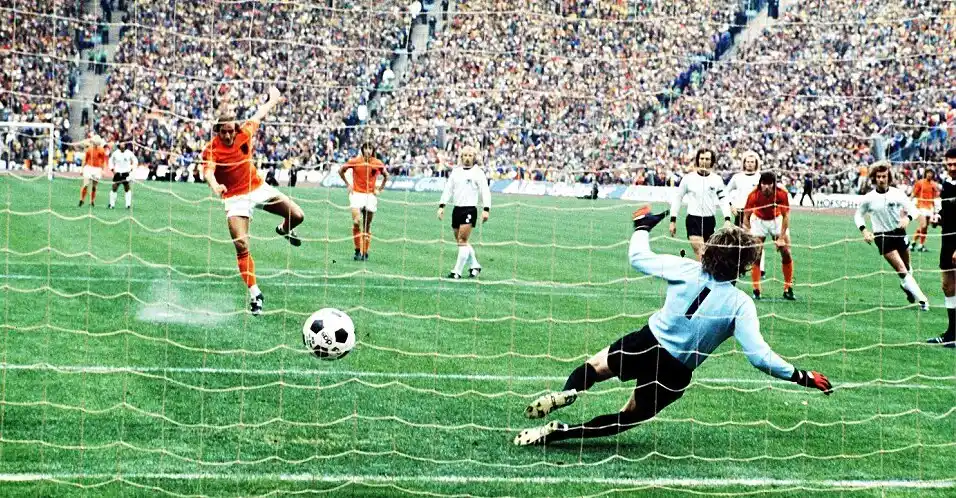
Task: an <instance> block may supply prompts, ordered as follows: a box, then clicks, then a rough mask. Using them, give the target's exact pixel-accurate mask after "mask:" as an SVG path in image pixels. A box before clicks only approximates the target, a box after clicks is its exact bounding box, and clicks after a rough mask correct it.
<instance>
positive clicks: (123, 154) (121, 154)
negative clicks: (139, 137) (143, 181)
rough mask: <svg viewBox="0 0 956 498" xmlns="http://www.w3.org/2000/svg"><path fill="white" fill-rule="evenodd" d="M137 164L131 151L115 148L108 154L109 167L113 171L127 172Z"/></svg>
mask: <svg viewBox="0 0 956 498" xmlns="http://www.w3.org/2000/svg"><path fill="white" fill-rule="evenodd" d="M137 164H139V161H138V160H137V159H136V154H133V151H131V150H129V149H126V150H119V149H116V150H114V151H113V153H112V154H110V169H111V170H113V172H114V173H129V172H130V171H133V169H134V168H135V167H136V166H137Z"/></svg>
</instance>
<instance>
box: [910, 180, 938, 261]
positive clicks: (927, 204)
mask: <svg viewBox="0 0 956 498" xmlns="http://www.w3.org/2000/svg"><path fill="white" fill-rule="evenodd" d="M913 199H914V200H915V201H916V215H917V217H918V218H917V220H918V222H919V225H918V226H917V228H916V236H915V237H913V238H914V239H915V240H913V243H912V244H910V250H911V251H919V252H926V251H928V250H929V249H927V248H926V229H927V227H929V219H930V218H932V217H933V215H934V214H936V203H937V202H939V185H938V184H937V183H936V172H935V171H933V170H931V169H929V168H926V172H924V173H923V178H922V179H920V180H917V181H916V184H915V185H913Z"/></svg>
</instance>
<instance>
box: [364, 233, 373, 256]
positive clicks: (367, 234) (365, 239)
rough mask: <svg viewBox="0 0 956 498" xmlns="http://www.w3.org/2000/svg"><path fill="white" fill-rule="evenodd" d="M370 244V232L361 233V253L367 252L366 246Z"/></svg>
mask: <svg viewBox="0 0 956 498" xmlns="http://www.w3.org/2000/svg"><path fill="white" fill-rule="evenodd" d="M370 245H372V232H365V233H363V234H362V254H368V246H370Z"/></svg>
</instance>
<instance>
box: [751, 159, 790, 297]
mask: <svg viewBox="0 0 956 498" xmlns="http://www.w3.org/2000/svg"><path fill="white" fill-rule="evenodd" d="M743 222H744V230H748V231H750V234H751V235H753V236H754V237H757V238H758V239H760V242H761V243H763V242H765V241H766V240H767V236H768V235H769V236H770V237H771V238H773V243H774V245H776V246H777V251H779V252H780V261H781V263H782V264H783V298H784V299H786V300H788V301H793V300H795V298H794V297H793V255H792V254H791V253H790V197H789V196H788V195H787V191H786V190H784V189H782V188H780V187H778V186H777V175H775V174H773V173H772V172H770V171H765V172H763V173H761V174H760V182H759V183H758V184H757V188H755V189H754V190H753V192H751V193H750V195H749V196H747V204H746V205H745V206H744V219H743ZM750 275H751V279H752V280H753V287H754V299H760V268H757V267H754V268H753V269H751V272H750Z"/></svg>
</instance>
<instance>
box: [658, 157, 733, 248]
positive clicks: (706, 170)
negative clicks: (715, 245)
mask: <svg viewBox="0 0 956 498" xmlns="http://www.w3.org/2000/svg"><path fill="white" fill-rule="evenodd" d="M715 164H717V154H715V153H714V151H712V150H709V149H700V150H698V151H697V156H696V158H695V159H694V167H695V168H694V171H691V172H690V173H688V174H687V175H686V176H684V178H681V181H680V185H679V186H678V187H677V196H675V197H674V200H673V202H672V203H671V223H670V233H671V237H673V236H674V235H676V234H677V214H678V213H680V208H681V202H683V200H684V198H685V197H686V198H687V218H685V220H684V228H686V229H687V238H688V239H689V240H690V245H691V247H692V248H693V249H694V255H696V256H697V259H698V260H700V256H701V254H703V251H704V243H705V242H707V239H709V238H710V236H711V235H713V234H714V230H715V229H716V228H717V220H716V218H715V217H714V215H715V214H716V213H717V210H718V209H720V211H721V213H722V214H723V215H724V226H730V204H729V203H728V202H727V197H726V196H725V195H724V181H723V179H721V178H720V176H718V175H716V174H712V173H711V168H713V167H714V165H715Z"/></svg>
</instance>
